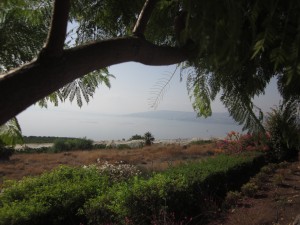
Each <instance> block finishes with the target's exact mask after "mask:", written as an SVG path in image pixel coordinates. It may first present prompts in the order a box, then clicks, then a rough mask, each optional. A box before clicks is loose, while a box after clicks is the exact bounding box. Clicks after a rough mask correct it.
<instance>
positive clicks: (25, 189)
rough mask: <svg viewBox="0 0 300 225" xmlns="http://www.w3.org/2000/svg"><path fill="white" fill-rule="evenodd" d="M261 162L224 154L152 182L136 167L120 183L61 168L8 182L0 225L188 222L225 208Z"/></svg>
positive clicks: (94, 172)
mask: <svg viewBox="0 0 300 225" xmlns="http://www.w3.org/2000/svg"><path fill="white" fill-rule="evenodd" d="M261 163H262V161H261V157H258V155H256V154H240V155H237V156H229V155H218V156H216V157H214V158H209V159H207V160H204V161H200V162H194V163H191V164H187V165H181V166H180V167H172V168H170V169H168V170H167V171H165V172H163V173H156V174H153V175H152V177H150V178H148V179H146V178H143V177H139V176H135V175H136V174H135V172H136V170H132V169H131V168H130V169H128V170H126V171H128V172H129V173H128V178H127V179H119V177H121V178H122V173H123V172H124V170H123V169H121V170H120V171H119V172H120V173H118V174H117V176H118V179H116V180H114V179H113V177H115V173H114V170H115V169H116V168H112V170H111V169H109V173H107V171H104V172H103V171H102V172H101V170H99V169H98V168H96V167H95V166H89V167H87V168H70V167H60V168H58V169H56V170H53V171H52V172H48V173H45V174H43V175H41V176H39V177H36V178H25V179H23V180H22V181H20V182H11V183H6V184H5V186H4V190H3V193H2V194H1V195H0V218H1V220H0V225H4V224H13V225H19V224H25V225H37V224H46V225H48V224H56V225H60V224H67V225H69V224H80V223H83V224H90V225H93V224H95V225H96V224H97V225H98V224H126V223H127V224H128V223H129V221H130V222H131V223H132V224H141V225H142V224H151V223H152V224H153V221H157V220H158V219H159V218H161V216H162V213H164V214H165V215H174V218H173V219H174V221H182V220H183V218H191V217H194V216H196V215H199V214H201V213H203V212H205V210H207V207H208V206H209V204H211V203H213V204H215V205H216V206H221V204H222V202H223V200H224V198H225V196H226V193H227V192H228V191H231V190H237V189H239V188H240V186H241V185H242V184H243V183H244V182H245V181H246V180H248V179H249V177H250V176H251V175H253V173H255V172H257V171H258V170H259V168H260V167H261V166H262V165H261ZM122 166H123V165H122ZM122 171H123V172H122ZM121 172H122V173H121ZM132 172H133V173H132ZM119 175H120V176H119ZM173 219H172V220H173ZM193 222H195V223H197V221H193Z"/></svg>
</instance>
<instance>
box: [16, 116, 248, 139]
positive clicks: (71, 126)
mask: <svg viewBox="0 0 300 225" xmlns="http://www.w3.org/2000/svg"><path fill="white" fill-rule="evenodd" d="M174 115H175V116H174ZM19 122H20V124H21V127H22V131H23V135H26V136H30V135H33V136H60V137H86V138H89V139H92V140H95V141H101V140H122V139H125V140H127V139H129V138H130V137H132V136H133V135H135V134H138V135H144V134H145V133H146V132H148V131H149V132H151V134H152V135H153V136H154V137H155V138H156V139H186V138H189V139H190V138H202V139H210V138H220V137H225V136H226V134H227V133H228V132H230V131H232V130H233V131H238V132H241V130H242V127H241V126H239V125H238V124H237V123H235V122H234V121H233V120H232V119H231V118H230V117H229V116H228V114H214V115H213V116H212V117H210V118H209V119H204V118H197V117H196V116H195V115H194V114H191V113H189V112H187V113H185V112H182V113H181V114H180V115H178V113H177V114H176V113H175V114H172V112H165V113H164V115H163V116H161V115H159V116H149V115H147V114H146V115H145V114H143V113H142V114H131V115H103V114H95V113H93V114H88V113H66V112H55V113H52V114H51V113H47V117H45V118H43V116H41V118H38V119H37V118H35V122H32V121H31V119H30V118H29V117H28V116H26V114H25V115H24V114H23V115H22V116H21V117H20V118H19Z"/></svg>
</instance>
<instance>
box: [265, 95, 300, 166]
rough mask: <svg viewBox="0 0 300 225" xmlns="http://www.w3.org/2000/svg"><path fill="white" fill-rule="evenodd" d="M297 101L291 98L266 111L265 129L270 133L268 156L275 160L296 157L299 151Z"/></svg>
mask: <svg viewBox="0 0 300 225" xmlns="http://www.w3.org/2000/svg"><path fill="white" fill-rule="evenodd" d="M299 104H300V103H299V101H297V100H295V99H291V100H289V101H287V102H283V103H281V104H280V105H279V106H278V107H275V108H273V109H272V111H271V112H269V113H268V117H267V120H266V129H267V130H268V131H269V133H270V135H271V139H270V147H271V151H269V156H270V158H271V159H273V160H275V161H283V160H290V159H297V157H298V153H299V151H300V115H299V113H300V111H299Z"/></svg>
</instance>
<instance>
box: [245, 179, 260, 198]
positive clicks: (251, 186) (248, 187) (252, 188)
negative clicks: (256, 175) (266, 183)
mask: <svg viewBox="0 0 300 225" xmlns="http://www.w3.org/2000/svg"><path fill="white" fill-rule="evenodd" d="M258 189H259V188H258V186H257V185H256V184H255V183H253V182H248V183H246V184H244V185H243V186H242V188H241V192H242V194H243V195H245V196H249V197H254V196H255V195H256V194H257V192H258Z"/></svg>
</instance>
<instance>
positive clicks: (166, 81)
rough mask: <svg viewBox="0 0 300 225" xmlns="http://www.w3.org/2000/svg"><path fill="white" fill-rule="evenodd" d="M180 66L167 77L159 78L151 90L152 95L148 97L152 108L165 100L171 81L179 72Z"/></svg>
mask: <svg viewBox="0 0 300 225" xmlns="http://www.w3.org/2000/svg"><path fill="white" fill-rule="evenodd" d="M177 69H178V66H176V68H175V70H174V71H173V73H170V74H169V75H167V76H166V77H163V78H161V79H159V80H158V81H157V82H156V83H155V84H154V86H153V87H152V88H151V90H150V95H152V97H150V98H149V99H148V101H149V106H150V108H153V109H156V108H157V107H158V105H159V104H160V102H161V101H162V100H163V98H164V96H165V94H166V92H167V90H168V88H169V87H170V82H171V81H172V79H173V77H174V76H175V74H176V72H177Z"/></svg>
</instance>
